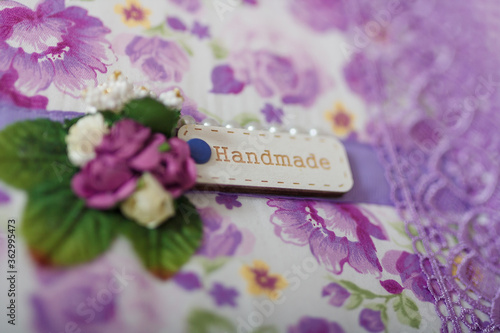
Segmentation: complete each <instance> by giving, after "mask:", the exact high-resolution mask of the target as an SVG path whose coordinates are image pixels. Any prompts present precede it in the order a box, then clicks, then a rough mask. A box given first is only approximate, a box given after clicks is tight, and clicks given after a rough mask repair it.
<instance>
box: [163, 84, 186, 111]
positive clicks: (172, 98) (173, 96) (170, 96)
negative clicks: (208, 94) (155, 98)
mask: <svg viewBox="0 0 500 333" xmlns="http://www.w3.org/2000/svg"><path fill="white" fill-rule="evenodd" d="M159 99H160V101H161V102H162V103H163V104H165V105H166V106H169V107H172V108H174V109H178V110H180V109H181V108H182V103H184V97H182V94H181V91H180V90H179V89H178V88H174V89H173V90H169V91H167V92H164V93H162V94H161V95H160V97H159Z"/></svg>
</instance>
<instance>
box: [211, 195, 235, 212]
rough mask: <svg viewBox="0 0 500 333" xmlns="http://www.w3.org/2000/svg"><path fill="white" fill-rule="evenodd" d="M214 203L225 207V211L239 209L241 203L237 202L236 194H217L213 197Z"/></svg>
mask: <svg viewBox="0 0 500 333" xmlns="http://www.w3.org/2000/svg"><path fill="white" fill-rule="evenodd" d="M215 202H217V203H218V204H219V205H224V206H226V208H227V209H233V207H241V202H239V201H238V196H237V195H236V194H219V195H217V197H215Z"/></svg>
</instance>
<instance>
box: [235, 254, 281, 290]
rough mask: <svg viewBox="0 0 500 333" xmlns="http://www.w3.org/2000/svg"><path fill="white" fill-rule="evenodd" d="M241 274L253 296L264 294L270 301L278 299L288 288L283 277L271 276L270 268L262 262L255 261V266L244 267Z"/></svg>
mask: <svg viewBox="0 0 500 333" xmlns="http://www.w3.org/2000/svg"><path fill="white" fill-rule="evenodd" d="M240 273H241V275H242V276H243V277H244V278H245V279H246V280H247V282H248V289H247V290H248V292H249V293H250V294H252V295H262V294H264V295H267V296H268V297H269V298H270V299H277V298H278V297H279V295H280V294H279V293H280V292H281V290H283V289H285V288H286V287H287V286H288V282H287V280H286V279H285V278H284V277H283V276H281V275H279V274H271V273H270V272H269V266H268V265H267V264H266V263H265V262H263V261H261V260H254V261H253V266H247V265H245V266H243V267H242V268H241V270H240Z"/></svg>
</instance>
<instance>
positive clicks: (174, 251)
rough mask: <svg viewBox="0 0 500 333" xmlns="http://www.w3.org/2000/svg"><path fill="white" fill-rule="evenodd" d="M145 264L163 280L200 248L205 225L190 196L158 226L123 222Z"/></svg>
mask: <svg viewBox="0 0 500 333" xmlns="http://www.w3.org/2000/svg"><path fill="white" fill-rule="evenodd" d="M123 232H124V234H125V235H126V236H127V238H129V240H130V242H131V243H132V245H133V246H134V249H135V250H136V253H137V254H138V255H139V257H140V259H141V261H142V263H143V264H144V266H145V267H146V268H147V269H148V270H149V271H150V272H151V273H152V274H154V275H156V276H157V277H159V278H161V279H168V278H170V277H171V276H172V275H174V274H175V273H176V272H177V271H178V270H179V269H180V268H181V267H182V265H184V264H185V263H186V262H187V261H188V260H189V259H190V258H191V256H192V255H193V254H194V253H195V251H196V250H197V249H198V247H199V245H200V243H201V238H202V235H203V227H202V222H201V219H200V216H199V215H198V212H197V211H196V208H195V207H194V206H193V205H192V204H191V202H189V200H188V199H186V198H184V197H181V199H179V200H178V208H177V212H176V215H175V216H174V217H172V218H170V219H169V220H167V221H166V222H165V223H163V224H162V225H160V226H159V227H158V228H156V229H148V228H145V227H143V226H140V225H138V224H137V223H135V222H133V221H127V223H126V224H123Z"/></svg>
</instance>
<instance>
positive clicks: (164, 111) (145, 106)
mask: <svg viewBox="0 0 500 333" xmlns="http://www.w3.org/2000/svg"><path fill="white" fill-rule="evenodd" d="M180 114H181V113H180V111H179V110H175V109H173V108H169V107H167V106H165V105H164V104H163V103H161V102H159V101H157V100H156V99H154V98H151V97H145V98H142V99H134V100H132V101H130V102H128V103H127V104H126V105H125V106H124V108H123V115H124V116H125V117H127V118H131V119H134V120H135V121H137V122H139V123H141V124H143V125H144V126H147V127H149V128H151V129H152V130H153V131H154V132H159V133H163V134H165V135H166V136H167V137H171V136H172V135H173V131H174V129H175V128H176V126H177V121H178V120H179V117H180Z"/></svg>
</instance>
